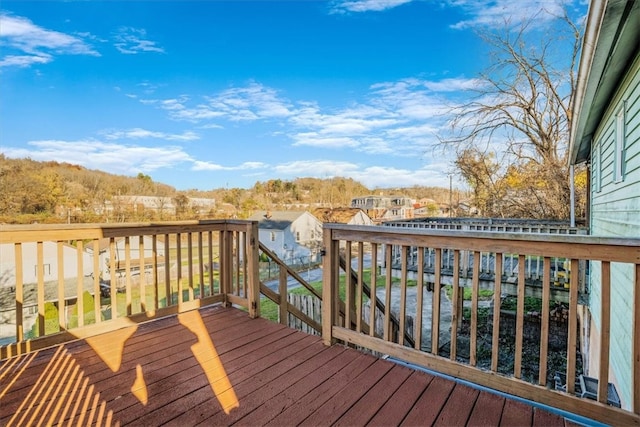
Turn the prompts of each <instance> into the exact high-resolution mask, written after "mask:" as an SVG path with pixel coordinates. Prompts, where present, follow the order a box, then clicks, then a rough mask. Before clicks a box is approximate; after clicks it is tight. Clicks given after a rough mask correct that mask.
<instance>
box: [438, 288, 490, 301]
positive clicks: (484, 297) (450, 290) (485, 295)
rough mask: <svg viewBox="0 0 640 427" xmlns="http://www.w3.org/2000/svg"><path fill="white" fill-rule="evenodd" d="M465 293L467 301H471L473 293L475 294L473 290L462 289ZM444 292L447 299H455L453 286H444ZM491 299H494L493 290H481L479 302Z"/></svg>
mask: <svg viewBox="0 0 640 427" xmlns="http://www.w3.org/2000/svg"><path fill="white" fill-rule="evenodd" d="M462 289H463V292H464V296H463V298H464V299H465V300H466V301H471V293H472V292H473V291H472V289H471V288H466V287H465V288H462ZM444 291H445V292H446V294H447V297H449V299H452V298H453V286H451V285H446V286H444ZM491 298H493V291H492V290H491V289H479V290H478V300H480V301H488V300H490V299H491Z"/></svg>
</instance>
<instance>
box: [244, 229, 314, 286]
mask: <svg viewBox="0 0 640 427" xmlns="http://www.w3.org/2000/svg"><path fill="white" fill-rule="evenodd" d="M242 236H243V237H242V239H240V242H241V244H240V248H241V249H242V251H241V256H240V261H242V260H244V262H241V265H242V288H243V291H242V292H243V296H244V297H245V298H246V297H247V296H248V295H249V294H248V293H247V292H248V289H249V270H248V269H249V263H248V262H247V260H248V253H249V250H250V247H249V245H248V244H247V232H243V233H242ZM309 264H311V259H309Z"/></svg>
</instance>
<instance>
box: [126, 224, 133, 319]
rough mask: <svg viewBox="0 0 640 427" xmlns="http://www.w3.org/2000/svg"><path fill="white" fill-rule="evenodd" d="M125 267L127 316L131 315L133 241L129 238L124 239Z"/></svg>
mask: <svg viewBox="0 0 640 427" xmlns="http://www.w3.org/2000/svg"><path fill="white" fill-rule="evenodd" d="M124 265H125V267H124V271H125V273H124V275H125V283H126V284H125V299H126V304H127V315H131V308H132V307H131V290H132V289H131V241H130V239H129V236H127V237H125V238H124Z"/></svg>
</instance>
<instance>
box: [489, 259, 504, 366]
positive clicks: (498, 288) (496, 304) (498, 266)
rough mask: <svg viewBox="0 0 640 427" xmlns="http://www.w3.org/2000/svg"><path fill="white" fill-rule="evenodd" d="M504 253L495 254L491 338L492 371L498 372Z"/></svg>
mask: <svg viewBox="0 0 640 427" xmlns="http://www.w3.org/2000/svg"><path fill="white" fill-rule="evenodd" d="M501 296H502V253H500V252H498V253H496V254H495V272H494V284H493V331H492V332H493V333H492V338H491V370H492V371H493V372H497V371H498V360H499V355H500V354H499V352H498V350H499V347H500V308H501V307H500V304H501V303H502V298H501Z"/></svg>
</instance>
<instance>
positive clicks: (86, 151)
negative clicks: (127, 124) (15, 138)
mask: <svg viewBox="0 0 640 427" xmlns="http://www.w3.org/2000/svg"><path fill="white" fill-rule="evenodd" d="M28 145H29V146H30V148H29V149H16V148H10V147H3V152H4V154H5V155H6V156H7V157H13V158H22V157H29V158H31V159H33V160H39V161H50V160H53V161H57V162H67V163H71V164H77V165H82V166H84V167H87V168H90V169H99V170H103V171H106V172H109V173H115V174H125V175H133V174H136V173H138V172H150V171H153V170H156V169H160V168H170V167H173V166H175V165H176V164H178V163H182V162H190V161H192V159H191V157H190V156H189V155H188V154H187V153H185V152H184V151H183V150H182V148H181V147H171V146H163V147H142V146H135V145H123V144H116V143H105V142H102V141H97V140H80V141H60V140H42V141H31V142H29V143H28Z"/></svg>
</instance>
